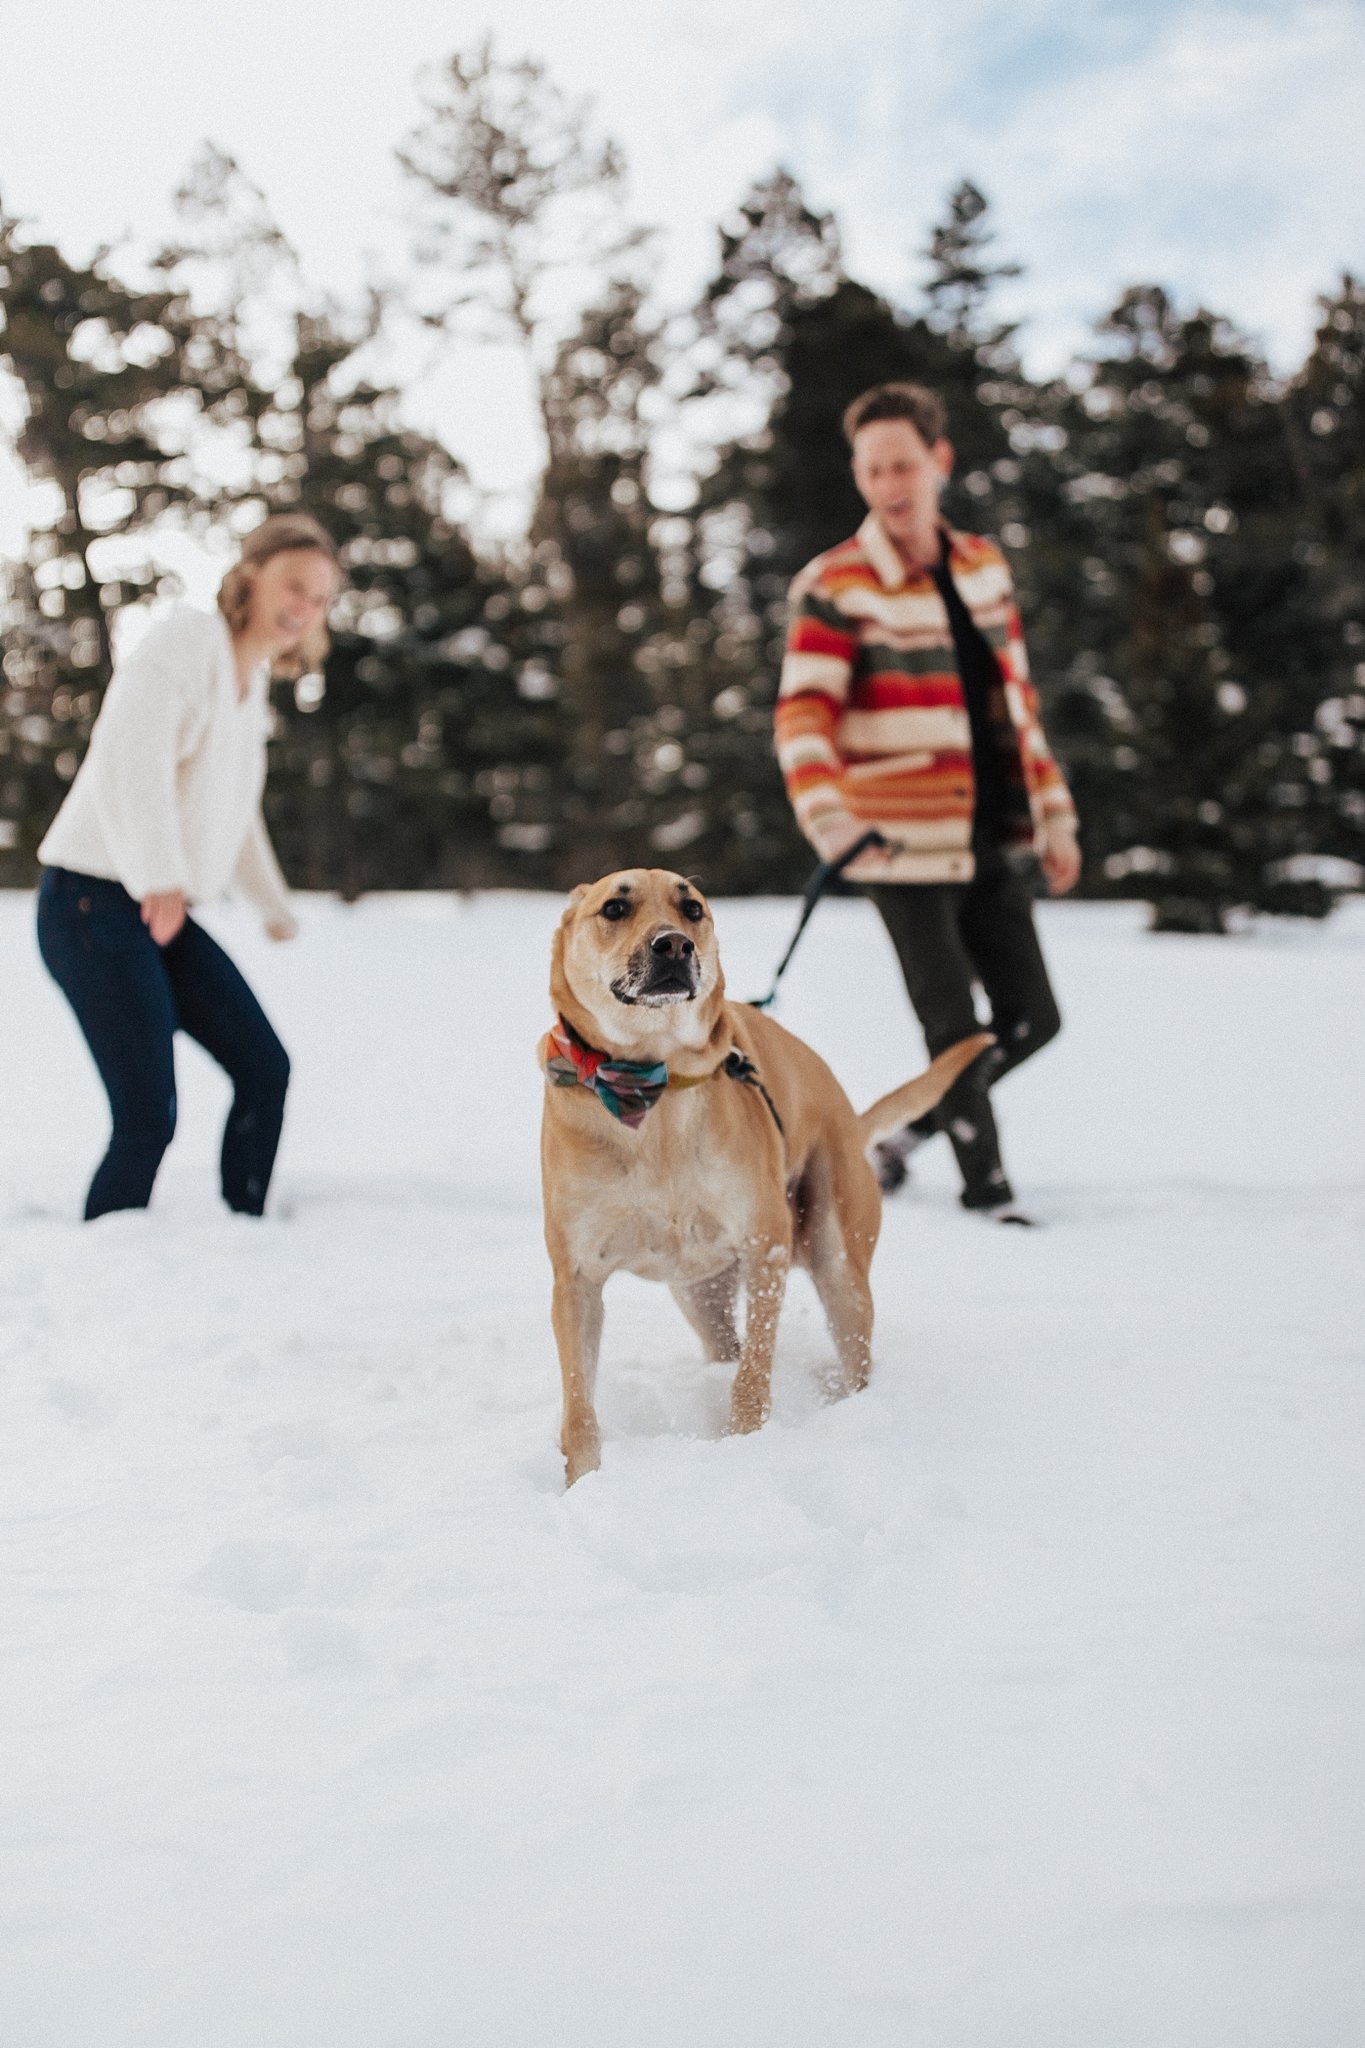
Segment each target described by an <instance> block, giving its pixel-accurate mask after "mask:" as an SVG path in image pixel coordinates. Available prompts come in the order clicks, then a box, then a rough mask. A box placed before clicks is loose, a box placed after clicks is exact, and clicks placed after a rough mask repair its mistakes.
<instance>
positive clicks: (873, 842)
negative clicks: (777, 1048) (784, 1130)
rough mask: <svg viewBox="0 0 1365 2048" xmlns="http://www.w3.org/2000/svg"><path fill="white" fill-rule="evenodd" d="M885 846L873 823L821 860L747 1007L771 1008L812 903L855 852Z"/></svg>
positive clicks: (884, 840) (775, 1113) (841, 871)
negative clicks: (767, 981)
mask: <svg viewBox="0 0 1365 2048" xmlns="http://www.w3.org/2000/svg"><path fill="white" fill-rule="evenodd" d="M885 845H886V839H885V837H884V836H883V834H882V833H880V832H879V831H878V830H877V829H876V827H875V825H874V826H873V827H872V828H871V829H870V830H869V831H866V832H864V834H863V836H862V838H861V839H855V840H854V842H853V844H852V846H850V847H849V848H848V850H847V852H846V853H841V854H840V855H839V858H838V860H822V861H821V863H820V865H819V867H818V868H816V870H815V872H814V873H813V874H812V876H811V878H810V880H809V881H808V882H807V884H806V887H805V892H804V894H803V896H802V899H801V916H800V918H799V919H798V921H797V926H796V930H795V931H794V932H793V933H792V937H791V944H790V945H789V946H788V948H787V950H786V952H785V953H784V954H783V955H782V958H781V960H780V961H779V962H778V965H777V972H776V974H775V975H774V976H773V985H772V987H771V988H770V989H769V990H768V993H767V995H766V996H754V997H752V998H751V999H750V1003H749V1008H750V1009H751V1010H766V1009H768V1008H770V1007H771V1005H772V1003H773V1002H774V1001H775V1000H776V997H777V984H778V983H779V982H780V981H781V979H782V977H783V975H784V974H785V973H786V971H787V964H788V962H789V961H790V959H791V956H792V954H793V953H794V952H795V951H796V948H797V945H798V943H799V941H800V938H801V934H802V932H803V931H804V930H805V929H806V926H807V925H808V924H809V923H810V921H811V917H812V916H813V914H814V911H815V906H816V904H817V903H818V902H819V901H820V898H821V897H822V896H823V895H824V893H825V891H826V889H828V887H829V885H830V883H831V882H833V881H835V880H836V879H837V878H838V877H839V876H840V875H841V874H842V873H843V871H844V869H845V868H846V867H848V866H849V865H850V864H851V863H852V862H853V861H855V860H856V859H857V858H858V855H859V854H860V853H866V852H867V849H868V847H869V846H885ZM773 1115H774V1116H776V1115H777V1111H776V1110H773ZM780 1128H781V1126H780V1125H779V1129H780Z"/></svg>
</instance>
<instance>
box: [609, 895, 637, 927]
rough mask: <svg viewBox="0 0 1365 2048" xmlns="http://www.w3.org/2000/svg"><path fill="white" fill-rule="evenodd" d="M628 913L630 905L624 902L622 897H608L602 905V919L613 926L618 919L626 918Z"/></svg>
mask: <svg viewBox="0 0 1365 2048" xmlns="http://www.w3.org/2000/svg"><path fill="white" fill-rule="evenodd" d="M629 913H630V905H629V904H628V903H627V902H626V899H625V897H624V896H608V898H607V900H606V902H605V903H604V904H603V905H602V915H603V917H605V918H609V919H610V920H611V922H612V923H613V924H615V923H616V921H617V919H618V918H622V917H626V916H628V915H629Z"/></svg>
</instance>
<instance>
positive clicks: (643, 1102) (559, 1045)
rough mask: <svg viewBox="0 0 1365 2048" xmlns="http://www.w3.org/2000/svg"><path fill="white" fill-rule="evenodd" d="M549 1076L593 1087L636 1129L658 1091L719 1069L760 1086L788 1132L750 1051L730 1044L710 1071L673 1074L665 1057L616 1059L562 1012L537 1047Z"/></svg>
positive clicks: (564, 1084) (562, 1083) (695, 1083)
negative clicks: (579, 1033)
mask: <svg viewBox="0 0 1365 2048" xmlns="http://www.w3.org/2000/svg"><path fill="white" fill-rule="evenodd" d="M536 1054H537V1057H538V1059H539V1061H540V1064H541V1066H542V1067H543V1068H544V1070H545V1078H546V1080H547V1081H549V1082H551V1083H552V1085H553V1086H554V1087H556V1088H589V1089H591V1091H592V1093H593V1094H594V1095H595V1096H596V1097H597V1099H598V1101H599V1102H600V1103H601V1104H602V1106H603V1108H604V1109H608V1110H610V1111H611V1114H612V1115H613V1116H614V1117H616V1118H618V1119H619V1121H620V1122H621V1123H623V1124H625V1125H626V1126H627V1128H628V1129H630V1130H632V1131H634V1130H638V1129H639V1127H640V1125H641V1124H642V1123H643V1122H644V1120H645V1118H646V1116H648V1114H649V1112H650V1110H651V1109H653V1107H654V1105H655V1103H656V1102H657V1101H658V1100H659V1097H660V1096H661V1095H662V1094H664V1092H665V1091H666V1090H667V1089H669V1088H698V1087H700V1086H701V1084H702V1082H703V1081H711V1080H714V1079H715V1077H716V1075H717V1074H728V1075H729V1077H730V1079H731V1080H732V1081H745V1082H747V1083H748V1085H749V1086H750V1087H751V1088H756V1089H757V1090H758V1092H759V1094H760V1095H761V1096H762V1097H763V1100H764V1101H765V1102H766V1103H767V1105H768V1108H769V1110H770V1111H771V1113H772V1119H773V1122H774V1123H775V1124H776V1125H777V1128H778V1130H779V1132H781V1133H782V1134H783V1136H785V1135H786V1133H785V1131H784V1129H783V1124H782V1119H781V1117H780V1116H779V1115H778V1112H777V1104H776V1103H775V1102H774V1101H773V1099H772V1096H771V1095H770V1094H769V1093H768V1091H767V1089H766V1088H765V1087H764V1085H763V1077H762V1076H761V1074H760V1073H759V1071H758V1068H757V1067H756V1066H755V1065H754V1063H753V1061H752V1060H751V1059H750V1058H749V1057H748V1055H747V1054H745V1053H742V1052H741V1051H740V1049H739V1047H738V1046H732V1047H731V1049H730V1051H729V1052H728V1053H727V1054H726V1056H725V1058H724V1059H723V1060H722V1061H721V1063H720V1065H719V1066H717V1067H712V1069H711V1071H710V1073H709V1074H670V1073H669V1071H668V1068H667V1066H666V1065H665V1064H664V1062H663V1061H662V1060H618V1059H613V1058H612V1056H611V1054H610V1053H605V1052H599V1051H598V1049H597V1047H596V1046H595V1045H589V1044H588V1042H587V1040H586V1039H583V1038H580V1037H579V1035H578V1033H577V1032H576V1031H575V1030H574V1028H573V1026H572V1024H568V1023H566V1022H565V1020H564V1019H563V1017H559V1018H557V1019H556V1020H555V1023H554V1024H553V1025H552V1026H551V1028H550V1029H549V1030H548V1031H547V1032H546V1034H545V1036H544V1037H543V1038H542V1039H541V1041H540V1044H539V1045H538V1046H537V1048H536Z"/></svg>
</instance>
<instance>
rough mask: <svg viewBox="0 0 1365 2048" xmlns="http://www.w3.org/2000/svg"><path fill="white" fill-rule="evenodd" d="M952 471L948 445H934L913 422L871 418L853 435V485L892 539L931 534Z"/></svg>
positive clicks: (904, 539) (917, 538)
mask: <svg viewBox="0 0 1365 2048" xmlns="http://www.w3.org/2000/svg"><path fill="white" fill-rule="evenodd" d="M952 467H953V451H952V448H951V446H950V444H949V443H948V442H947V441H944V440H938V441H935V442H934V444H933V446H932V447H930V445H929V443H928V442H927V441H926V440H925V438H924V436H923V434H921V432H920V430H919V428H918V427H916V426H912V425H911V423H910V421H909V420H872V421H871V422H869V424H868V425H867V426H865V427H859V429H858V431H857V433H856V434H855V435H854V437H853V481H854V483H855V484H856V485H857V486H858V490H859V492H860V493H861V495H862V498H863V502H864V503H865V504H866V505H867V507H868V509H869V510H870V511H873V512H875V513H876V514H877V517H878V518H879V519H880V520H881V522H882V525H883V526H884V527H885V528H886V530H887V532H888V533H889V534H890V536H891V538H892V540H896V541H915V540H920V541H923V540H924V539H925V538H926V537H927V536H928V535H929V534H931V533H932V532H933V530H934V525H935V522H936V521H937V519H938V494H939V492H940V490H941V489H942V487H943V485H944V483H945V482H946V480H947V478H948V476H949V474H950V472H951V470H952Z"/></svg>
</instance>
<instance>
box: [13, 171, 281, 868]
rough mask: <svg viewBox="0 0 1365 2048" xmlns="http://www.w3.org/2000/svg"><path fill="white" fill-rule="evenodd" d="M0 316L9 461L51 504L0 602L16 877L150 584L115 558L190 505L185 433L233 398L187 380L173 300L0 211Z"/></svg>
mask: <svg viewBox="0 0 1365 2048" xmlns="http://www.w3.org/2000/svg"><path fill="white" fill-rule="evenodd" d="M0 313H2V315H3V323H4V324H3V329H2V330H0V366H3V367H4V368H5V369H7V370H9V371H10V372H11V373H12V374H13V375H14V377H15V378H16V379H17V381H18V384H19V386H20V388H21V391H22V394H23V403H24V422H23V426H22V428H21V431H20V434H19V439H18V453H19V456H20V458H21V460H22V461H23V463H24V464H25V466H26V467H27V469H28V471H29V473H30V475H31V476H32V477H33V478H34V479H35V481H38V482H40V483H41V484H43V485H45V486H46V487H47V491H48V503H49V504H50V506H51V510H50V511H49V512H48V513H47V514H46V515H45V516H44V517H42V518H41V519H40V521H39V524H38V526H37V528H36V530H35V531H34V532H33V534H32V535H31V538H30V542H29V548H28V555H27V560H26V561H25V562H24V563H22V564H20V565H18V566H17V567H16V568H15V569H14V570H12V571H11V572H10V574H9V575H8V578H7V580H6V586H5V589H4V591H3V594H2V595H0V604H2V605H3V622H4V627H5V634H6V641H7V649H8V651H7V654H6V657H5V677H6V685H7V688H6V695H5V709H6V713H7V728H8V729H7V732H6V734H5V735H4V739H5V747H6V756H5V758H6V761H7V769H6V772H5V775H4V783H3V787H4V804H3V812H4V815H5V820H6V822H7V823H8V826H9V828H10V829H9V830H7V831H6V832H5V833H4V835H3V837H4V839H5V840H8V841H9V842H10V844H9V845H7V846H0V860H3V862H4V867H3V869H0V872H2V873H4V874H6V875H7V876H8V877H10V878H13V879H19V878H24V879H27V878H29V877H30V876H31V874H32V859H33V852H34V849H35V848H36V846H37V843H38V841H39V839H40V838H41V836H42V834H43V832H44V831H45V830H46V827H47V823H48V821H49V819H50V817H51V815H52V813H53V812H54V811H55V809H56V807H57V804H58V803H59V802H60V799H61V794H62V789H63V785H64V784H65V783H66V782H69V781H70V779H71V777H72V776H73V775H74V774H75V771H76V767H77V765H78V763H79V760H80V757H81V755H82V753H83V752H84V748H85V744H86V742H87V741H88V738H89V733H90V727H91V725H92V724H93V721H94V717H95V714H96V712H97V711H98V708H99V703H100V698H101V695H102V692H103V688H104V685H105V683H106V681H107V680H108V676H109V671H110V666H111V654H112V647H111V634H110V620H111V618H112V616H113V614H114V613H115V612H116V611H117V610H118V609H119V608H120V607H121V606H123V605H125V604H128V603H131V602H134V601H137V600H140V599H143V598H145V597H147V596H148V595H149V594H152V593H154V592H155V591H156V590H157V589H158V588H161V587H163V584H164V580H163V579H161V578H159V576H158V573H157V571H156V569H155V568H154V566H153V565H152V563H151V561H150V560H143V561H141V562H139V561H138V560H137V559H136V558H135V557H134V558H132V559H130V558H129V550H128V548H127V547H126V546H119V547H118V548H117V552H116V553H115V544H118V543H126V542H127V541H129V540H130V539H135V538H136V537H137V536H139V535H145V534H147V533H148V532H149V530H150V529H151V528H152V527H153V526H154V525H155V524H156V522H158V521H159V520H162V519H164V518H165V517H166V516H167V515H168V514H169V513H172V512H174V511H177V510H183V509H185V508H188V507H191V506H194V505H197V504H199V503H201V502H202V493H203V482H202V479H201V477H200V476H199V475H198V473H197V470H196V465H195V461H194V439H195V433H196V430H197V428H199V427H200V426H202V425H203V424H204V423H206V422H212V421H217V422H219V423H222V422H225V421H226V420H227V419H229V418H230V417H231V416H232V415H233V413H234V412H235V410H236V409H237V408H239V407H240V405H241V404H242V402H243V396H242V391H241V388H240V378H239V377H238V376H237V374H236V370H235V367H234V366H232V365H228V366H227V367H226V371H225V373H224V374H222V375H220V376H218V377H217V378H216V379H215V380H214V381H213V382H212V383H211V384H205V383H204V382H203V381H202V380H201V379H200V377H199V375H198V365H199V359H200V356H201V355H202V352H203V337H202V335H201V332H200V328H199V324H198V322H197V320H196V318H195V315H194V313H193V309H192V308H191V306H190V304H189V302H188V300H187V298H186V297H185V295H184V294H183V293H182V292H180V291H178V290H175V289H170V290H146V291H144V290H139V289H137V288H135V287H133V286H130V285H128V284H127V283H125V282H124V281H123V280H122V279H121V278H120V277H119V276H118V275H117V274H116V273H115V272H114V270H113V269H112V267H111V264H110V257H109V252H108V251H107V250H102V251H100V252H99V253H98V254H97V255H96V256H95V257H94V258H93V259H92V261H91V262H90V263H88V264H71V263H69V262H68V261H67V260H66V258H65V257H64V256H63V255H62V254H61V252H60V250H58V249H57V248H55V247H54V246H52V245H51V244H47V243H40V242H31V241H29V240H28V238H27V237H26V235H25V233H24V230H23V226H22V223H21V222H20V221H18V220H16V219H14V218H12V217H11V216H9V215H7V214H5V213H4V212H3V210H2V209H0Z"/></svg>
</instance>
